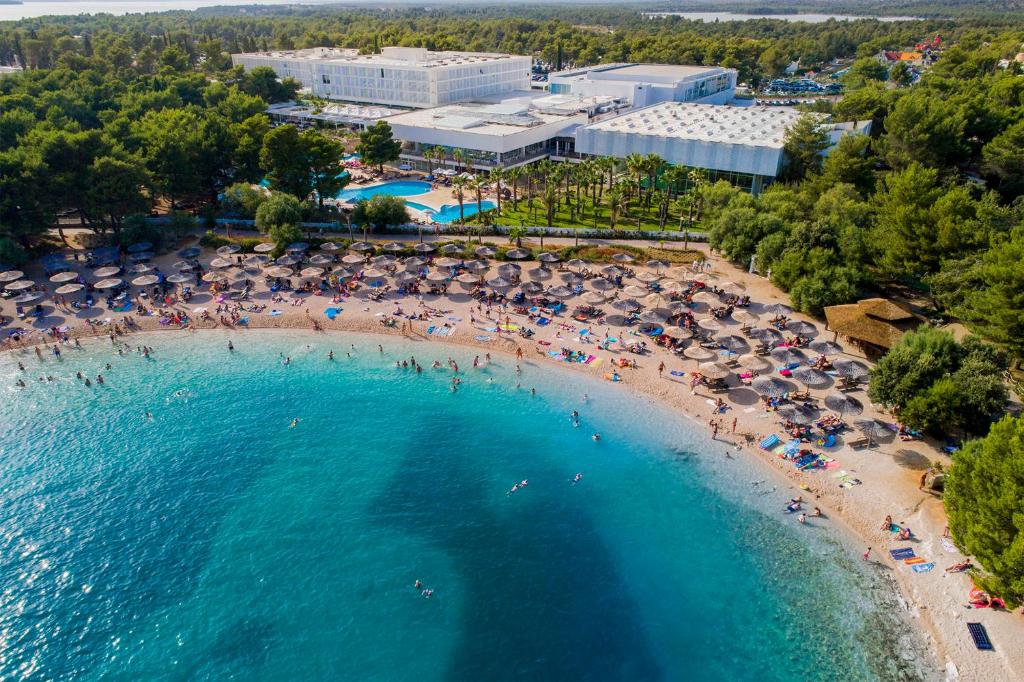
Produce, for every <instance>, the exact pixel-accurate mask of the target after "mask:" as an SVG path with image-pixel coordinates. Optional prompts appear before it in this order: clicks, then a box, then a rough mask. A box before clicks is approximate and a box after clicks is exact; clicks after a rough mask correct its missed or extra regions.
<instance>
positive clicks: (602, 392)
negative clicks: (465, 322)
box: [0, 313, 931, 682]
mask: <svg viewBox="0 0 1024 682" xmlns="http://www.w3.org/2000/svg"><path fill="white" fill-rule="evenodd" d="M342 314H344V313H342ZM231 338H232V340H233V342H234V344H235V346H236V349H237V350H236V352H235V353H233V354H231V353H229V352H228V351H227V349H226V344H227V339H228V336H227V335H225V334H221V333H215V332H205V333H201V334H198V335H188V334H184V333H182V334H177V333H172V332H166V333H163V334H154V335H150V336H147V337H143V338H138V339H131V342H132V344H133V345H135V344H138V343H144V342H145V343H149V344H151V345H153V346H154V347H155V348H156V352H155V354H154V359H152V360H146V359H144V358H143V357H141V356H139V355H137V354H136V353H134V352H133V353H130V354H127V355H125V356H123V357H122V356H119V355H117V353H115V352H113V350H112V347H111V345H110V344H109V342H96V343H95V344H93V345H91V346H89V347H88V348H87V349H86V350H84V351H73V350H68V351H67V352H65V354H64V358H63V360H61V361H59V362H58V361H55V360H53V359H52V358H50V357H47V360H45V361H44V362H40V361H38V360H37V359H36V358H35V356H34V355H33V354H32V353H30V352H29V353H24V354H22V355H11V354H5V355H3V356H0V386H2V387H3V388H2V390H3V391H4V392H5V395H4V400H2V401H0V427H2V429H3V430H2V433H3V434H4V437H3V439H0V491H2V494H3V505H2V507H0V531H2V532H0V579H2V580H3V585H4V589H3V591H2V592H0V600H2V603H0V606H2V608H0V631H2V632H3V633H4V637H3V643H2V647H3V655H2V656H0V678H2V679H15V678H17V679H76V680H79V679H82V680H93V679H126V680H149V679H209V680H221V679H239V680H283V679H301V680H319V679H323V680H337V679H360V680H416V681H417V682H427V681H433V680H489V681H490V680H506V679H526V680H558V681H562V680H630V681H633V680H683V679H685V680H725V679H728V680H835V679H843V680H895V679H904V680H905V679H917V678H921V677H923V676H924V675H926V674H931V672H927V673H926V672H923V671H921V670H919V669H917V668H909V667H908V666H909V665H910V664H909V663H905V662H903V661H902V659H901V657H900V656H899V655H898V654H897V652H898V651H899V650H901V649H903V650H904V651H909V653H910V655H914V653H915V652H916V649H915V647H916V646H917V643H916V640H914V639H913V638H912V637H911V636H910V635H907V633H908V632H910V629H909V626H908V625H907V623H906V622H904V620H903V619H902V617H901V616H900V615H899V614H900V612H899V609H898V607H897V606H896V604H895V599H894V597H893V592H892V588H891V586H889V585H888V584H886V583H884V582H883V581H882V580H881V579H880V578H879V575H878V574H877V573H875V572H873V571H871V570H869V569H867V568H865V566H863V565H862V562H860V561H859V560H858V559H857V557H856V553H857V549H858V548H854V547H851V546H848V545H847V544H846V541H845V540H844V538H843V537H842V536H840V535H838V534H837V533H836V532H835V528H834V527H833V524H831V523H828V522H820V523H814V524H809V525H808V526H806V527H801V526H799V525H798V524H796V523H795V522H794V520H793V519H792V517H787V516H784V515H782V514H781V513H780V509H781V507H782V503H783V500H784V499H786V497H787V496H788V495H789V494H791V493H790V492H789V491H788V490H786V489H785V488H782V487H780V488H779V489H778V490H777V491H774V492H772V491H771V489H770V488H769V486H772V485H775V484H773V483H772V482H771V481H769V482H768V483H765V484H760V485H751V483H752V481H754V480H760V479H764V478H766V476H765V473H764V472H763V471H762V470H761V469H760V468H759V467H758V466H757V464H756V463H753V462H751V461H749V459H748V458H747V457H746V456H737V457H736V458H734V459H727V458H725V457H724V452H723V446H722V445H721V444H720V443H712V442H711V441H709V440H707V438H706V436H704V435H702V434H701V433H699V432H698V431H697V430H695V429H694V428H693V427H691V425H690V424H689V423H688V422H684V421H682V420H681V419H680V418H679V417H678V416H676V415H674V414H672V413H670V412H668V411H665V410H662V409H660V408H657V407H655V406H653V405H651V404H649V403H648V402H647V401H645V400H642V399H639V398H633V397H630V396H629V394H627V393H625V392H624V391H623V387H622V386H613V385H611V384H607V383H604V382H598V381H593V380H590V379H588V378H585V377H582V376H579V375H576V374H572V375H570V374H567V373H565V372H563V371H561V370H558V369H554V368H552V366H550V365H544V366H542V367H540V366H536V365H533V364H531V363H524V365H523V374H522V376H521V378H519V381H521V383H522V388H517V387H516V384H517V377H516V374H515V372H514V361H511V360H506V359H505V358H503V357H501V358H496V362H495V363H494V364H493V365H492V366H491V367H489V368H488V369H485V370H476V371H474V370H471V369H468V368H470V367H471V359H472V356H473V351H469V350H460V349H457V348H453V347H451V346H435V345H431V344H429V343H422V342H421V343H412V342H402V341H398V340H396V339H394V338H390V337H388V338H384V337H381V338H378V337H370V336H359V335H331V336H325V335H317V336H314V335H310V334H307V333H305V332H285V331H276V332H275V331H264V332H259V331H251V332H247V333H244V334H238V333H236V334H234V335H233V336H232V337H231ZM378 342H380V343H382V344H383V345H384V348H385V352H384V353H383V354H380V353H378V351H377V343H378ZM350 344H355V346H356V348H355V350H354V352H353V353H352V355H353V357H352V358H351V359H349V358H346V351H349V350H350V348H349V345H350ZM331 349H333V350H334V351H335V354H336V357H337V359H336V360H334V361H333V362H332V361H329V360H328V359H327V358H326V354H327V352H328V350H331ZM410 355H415V356H416V358H417V359H418V360H420V362H422V363H423V364H424V365H425V368H424V371H423V373H422V374H419V375H417V374H416V373H415V372H410V371H409V370H402V369H400V368H396V367H395V361H396V359H401V358H408V357H409V356H410ZM282 356H289V357H290V358H291V359H292V362H291V364H290V365H287V366H285V365H284V364H283V363H282V360H281V358H282ZM448 356H452V357H454V358H455V359H456V360H457V361H458V363H459V364H460V366H461V367H462V368H463V371H464V372H465V380H464V384H463V386H462V388H461V389H460V390H459V391H458V392H457V393H453V392H451V391H450V390H449V379H450V373H449V372H448V371H441V370H433V369H430V363H431V362H432V361H433V360H434V359H440V360H442V361H444V360H445V358H447V357H448ZM18 360H20V361H22V362H24V363H25V365H26V366H27V368H28V371H27V373H26V375H27V378H28V379H29V381H28V383H29V386H28V388H26V389H23V390H15V389H13V388H9V387H11V386H12V385H13V383H14V381H15V379H16V378H17V376H19V375H21V373H20V372H19V371H18V369H17V366H16V361H18ZM107 362H109V363H111V365H112V368H111V369H109V370H106V369H105V368H104V363H107ZM77 370H82V371H83V372H85V373H87V374H89V375H92V376H95V375H96V374H97V373H98V372H102V373H103V374H104V375H105V377H106V384H105V385H103V386H98V385H95V384H94V386H93V387H92V388H91V389H90V388H86V387H85V386H83V385H82V384H81V383H79V382H78V381H77V380H76V379H75V378H74V375H75V372H76V371H77ZM44 373H45V374H49V375H52V376H54V377H55V379H56V381H55V382H53V383H40V382H38V381H36V380H35V378H36V376H37V375H39V374H44ZM486 377H490V378H492V379H493V380H494V381H493V383H488V382H487V381H486V380H485V378H486ZM529 387H536V389H537V395H536V397H531V395H530V393H529V390H528V388H529ZM584 393H587V394H589V400H588V401H586V402H584V401H583V399H582V395H583V394H584ZM573 409H578V410H580V412H581V416H582V425H581V426H580V428H573V426H572V424H571V421H570V419H569V414H570V412H571V410H573ZM147 411H148V412H151V413H152V415H153V418H152V420H151V421H150V420H148V419H146V418H145V416H144V415H145V413H146V412H147ZM293 418H299V419H300V421H299V424H298V425H297V426H296V427H295V428H289V423H290V422H291V420H292V419H293ZM595 431H599V432H601V434H602V435H603V438H602V439H601V440H600V441H599V442H594V441H593V440H592V439H591V434H592V433H593V432H595ZM577 472H580V473H582V474H583V479H582V480H581V481H580V482H579V483H578V484H576V485H573V484H572V483H571V482H570V480H571V479H572V478H573V476H574V474H575V473H577ZM522 479H528V480H529V485H528V486H527V487H526V488H524V489H522V490H521V491H519V492H516V493H515V494H513V495H511V496H509V495H507V494H506V491H508V490H509V488H510V487H511V485H512V484H513V483H514V482H516V481H520V480H522ZM416 579H419V580H422V581H423V583H424V586H425V587H428V588H431V589H433V590H434V591H435V592H434V595H433V596H432V597H430V598H424V597H423V596H421V595H420V594H419V591H418V590H416V589H414V587H413V582H414V581H415V580H416ZM921 660H924V659H923V658H922V659H921ZM919 665H924V664H921V663H919Z"/></svg>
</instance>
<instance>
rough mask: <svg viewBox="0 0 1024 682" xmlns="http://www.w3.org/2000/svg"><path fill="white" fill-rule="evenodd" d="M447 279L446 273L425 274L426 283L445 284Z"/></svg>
mask: <svg viewBox="0 0 1024 682" xmlns="http://www.w3.org/2000/svg"><path fill="white" fill-rule="evenodd" d="M448 279H449V278H448V273H445V272H441V271H440V270H435V271H434V272H429V273H427V281H428V282H447V281H448Z"/></svg>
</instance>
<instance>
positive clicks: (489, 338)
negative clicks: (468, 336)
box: [473, 336, 491, 341]
mask: <svg viewBox="0 0 1024 682" xmlns="http://www.w3.org/2000/svg"><path fill="white" fill-rule="evenodd" d="M473 338H474V339H476V340H477V341H490V340H491V337H489V336H474V337H473Z"/></svg>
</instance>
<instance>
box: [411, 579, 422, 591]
mask: <svg viewBox="0 0 1024 682" xmlns="http://www.w3.org/2000/svg"><path fill="white" fill-rule="evenodd" d="M413 587H415V588H416V589H417V590H420V589H423V583H421V582H420V580H419V578H417V579H416V582H415V583H413Z"/></svg>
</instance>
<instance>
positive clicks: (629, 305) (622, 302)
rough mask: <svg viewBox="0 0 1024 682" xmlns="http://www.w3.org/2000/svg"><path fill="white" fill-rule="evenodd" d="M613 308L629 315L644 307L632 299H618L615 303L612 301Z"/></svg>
mask: <svg viewBox="0 0 1024 682" xmlns="http://www.w3.org/2000/svg"><path fill="white" fill-rule="evenodd" d="M611 306H612V307H613V308H615V309H616V310H622V311H624V312H627V313H628V312H632V311H634V310H639V309H640V308H642V307H643V306H641V305H640V303H639V302H637V301H634V300H633V299H631V298H617V299H615V300H614V301H612V303H611Z"/></svg>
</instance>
